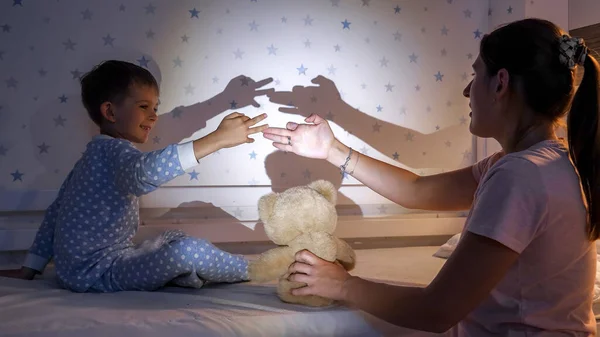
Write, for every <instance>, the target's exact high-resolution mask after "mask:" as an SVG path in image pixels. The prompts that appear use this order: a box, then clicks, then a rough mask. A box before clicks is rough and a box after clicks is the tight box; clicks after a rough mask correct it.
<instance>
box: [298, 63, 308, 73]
mask: <svg viewBox="0 0 600 337" xmlns="http://www.w3.org/2000/svg"><path fill="white" fill-rule="evenodd" d="M296 69H298V75H303V74H304V75H306V70H308V68H304V64H301V65H300V68H296Z"/></svg>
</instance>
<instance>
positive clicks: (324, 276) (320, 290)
mask: <svg viewBox="0 0 600 337" xmlns="http://www.w3.org/2000/svg"><path fill="white" fill-rule="evenodd" d="M288 271H289V273H290V274H291V275H290V277H289V278H288V279H289V280H290V281H294V282H301V283H306V287H302V288H298V289H294V290H292V295H296V296H305V295H316V296H322V297H325V298H329V299H332V300H338V301H343V300H345V299H346V293H347V290H346V283H347V281H348V280H350V279H351V278H352V276H351V275H350V274H348V272H347V271H346V270H345V269H344V268H343V267H342V266H341V265H340V264H339V263H332V262H328V261H325V260H323V259H321V258H319V257H317V256H316V255H314V254H313V253H311V252H309V251H308V250H302V251H300V252H298V253H296V262H294V263H292V265H291V266H290V268H289V270H288Z"/></svg>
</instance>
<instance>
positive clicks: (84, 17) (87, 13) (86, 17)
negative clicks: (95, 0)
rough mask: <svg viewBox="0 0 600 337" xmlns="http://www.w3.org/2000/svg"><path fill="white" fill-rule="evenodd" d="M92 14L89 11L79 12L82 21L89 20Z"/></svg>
mask: <svg viewBox="0 0 600 337" xmlns="http://www.w3.org/2000/svg"><path fill="white" fill-rule="evenodd" d="M92 14H93V13H92V12H91V11H90V10H89V9H86V10H85V11H83V12H81V15H83V19H84V20H91V19H92Z"/></svg>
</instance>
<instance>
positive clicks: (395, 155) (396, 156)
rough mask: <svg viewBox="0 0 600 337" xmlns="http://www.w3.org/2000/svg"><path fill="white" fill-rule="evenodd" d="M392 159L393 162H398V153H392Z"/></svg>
mask: <svg viewBox="0 0 600 337" xmlns="http://www.w3.org/2000/svg"><path fill="white" fill-rule="evenodd" d="M392 157H393V158H394V160H398V158H399V157H400V155H399V154H398V152H394V154H393V155H392Z"/></svg>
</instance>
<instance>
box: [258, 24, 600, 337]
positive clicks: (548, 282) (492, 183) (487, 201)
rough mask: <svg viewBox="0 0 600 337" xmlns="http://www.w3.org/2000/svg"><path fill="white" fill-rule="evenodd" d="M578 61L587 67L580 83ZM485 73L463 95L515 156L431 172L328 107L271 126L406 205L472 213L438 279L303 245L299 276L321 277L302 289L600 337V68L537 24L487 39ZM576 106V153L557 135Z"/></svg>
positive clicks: (376, 307)
mask: <svg viewBox="0 0 600 337" xmlns="http://www.w3.org/2000/svg"><path fill="white" fill-rule="evenodd" d="M576 66H583V67H584V71H585V72H584V77H583V79H582V82H581V84H580V86H579V88H578V89H577V90H576V89H575V83H574V82H575V80H574V79H575V76H574V70H575V69H576ZM473 69H474V78H473V80H472V81H471V82H470V83H469V84H468V85H467V87H466V88H465V89H464V92H463V94H464V96H465V97H467V98H469V101H470V104H469V106H470V107H471V109H472V113H471V124H470V131H471V133H473V134H474V135H476V136H479V137H491V138H494V139H496V140H497V141H498V142H499V143H500V144H501V145H502V151H501V152H499V153H497V154H494V155H492V156H490V157H488V158H486V159H484V160H482V161H480V162H479V163H477V164H475V165H473V166H472V167H467V168H464V169H460V170H456V171H453V172H448V173H443V174H438V175H433V176H423V177H421V176H418V175H415V174H414V173H411V172H409V171H406V170H403V169H401V168H399V167H396V166H392V165H389V164H386V163H383V162H381V161H378V160H375V159H372V158H370V157H368V156H365V155H362V154H359V153H357V152H354V151H352V150H351V149H350V148H348V147H347V146H345V145H343V144H342V143H341V142H339V141H338V140H337V139H335V137H334V135H333V133H332V131H331V129H330V127H329V125H328V123H327V122H326V121H325V120H323V119H322V118H321V117H319V116H316V115H311V116H309V117H308V118H307V119H306V122H307V123H309V124H301V125H297V124H295V123H288V124H287V127H286V128H285V129H282V128H269V129H266V130H265V131H264V136H265V137H266V138H268V139H270V140H272V141H273V142H274V143H273V145H274V146H275V147H277V148H278V149H281V150H285V151H290V152H294V153H296V154H299V155H302V156H307V157H312V158H323V159H327V161H329V162H330V163H332V164H334V165H336V166H339V167H340V169H341V170H342V172H343V173H344V172H345V173H348V174H352V175H353V176H354V177H355V178H356V179H358V180H359V181H361V182H362V183H364V184H365V185H366V186H368V187H370V188H372V189H373V190H374V191H376V192H378V193H380V194H381V195H383V196H385V197H386V198H388V199H390V200H392V201H394V202H397V203H398V204H400V205H402V206H404V207H407V208H416V209H427V210H462V209H469V208H470V213H469V215H468V217H467V220H466V223H465V227H464V229H463V235H462V239H461V241H460V243H459V244H458V246H457V248H456V250H455V251H454V253H453V254H452V256H451V257H450V258H449V259H448V261H447V262H446V264H445V265H444V267H443V268H442V269H441V270H440V272H439V274H438V275H437V276H436V278H435V279H434V280H433V281H432V283H431V284H430V285H429V286H427V287H425V288H410V287H400V286H391V285H386V284H381V283H374V282H370V281H366V280H363V279H360V278H358V277H353V276H351V275H349V274H348V273H347V272H346V271H344V270H343V269H342V268H341V267H339V266H338V265H336V264H333V263H329V262H326V261H323V260H320V259H319V258H317V257H316V256H314V255H313V254H311V253H310V252H307V251H302V252H300V253H298V254H297V256H296V262H295V263H294V264H292V265H291V266H290V272H291V273H293V274H292V275H291V277H290V279H291V280H293V281H298V282H304V283H306V284H307V286H306V287H303V288H300V289H297V290H296V291H295V294H297V295H320V296H325V297H328V298H332V299H336V300H341V301H345V302H347V303H349V304H350V305H353V306H356V307H357V308H359V309H362V310H364V311H367V312H369V313H371V314H373V315H375V316H378V317H380V318H382V319H384V320H386V321H389V322H391V323H393V324H396V325H399V326H404V327H407V328H412V329H418V330H426V331H432V332H443V331H447V330H449V329H452V332H453V333H454V334H455V335H458V336H487V335H502V336H547V335H548V333H552V336H555V335H569V336H574V335H577V336H592V335H595V333H596V326H595V321H594V316H593V313H592V309H591V306H592V293H593V286H594V277H595V266H596V250H595V245H594V243H593V240H596V239H597V238H598V236H599V231H600V225H599V224H598V221H599V220H600V218H599V216H600V207H599V205H598V203H600V195H599V186H598V169H597V166H596V165H595V163H598V162H600V156H599V153H598V151H599V150H600V147H599V144H598V133H597V130H598V114H599V106H598V90H599V87H598V71H599V70H598V63H597V62H596V60H595V59H594V58H593V57H592V56H591V55H590V54H588V53H587V48H586V47H585V45H584V43H583V41H582V40H581V39H576V38H571V37H569V36H567V35H565V33H564V32H563V31H561V30H560V28H558V27H557V26H556V25H554V24H552V23H550V22H548V21H544V20H540V19H525V20H521V21H516V22H513V23H511V24H508V25H506V26H503V27H501V28H499V29H497V30H495V31H493V32H492V33H491V34H489V35H487V36H485V37H484V38H483V39H482V41H481V46H480V53H479V56H478V58H477V60H476V61H475V63H474V64H473ZM569 109H570V111H569ZM567 112H569V114H568V121H567V127H568V148H567V147H566V146H565V145H563V144H562V142H561V141H560V140H559V139H558V138H557V137H556V135H555V129H556V124H557V122H558V121H559V120H561V118H562V117H563V116H564V115H565V114H566V113H567Z"/></svg>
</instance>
